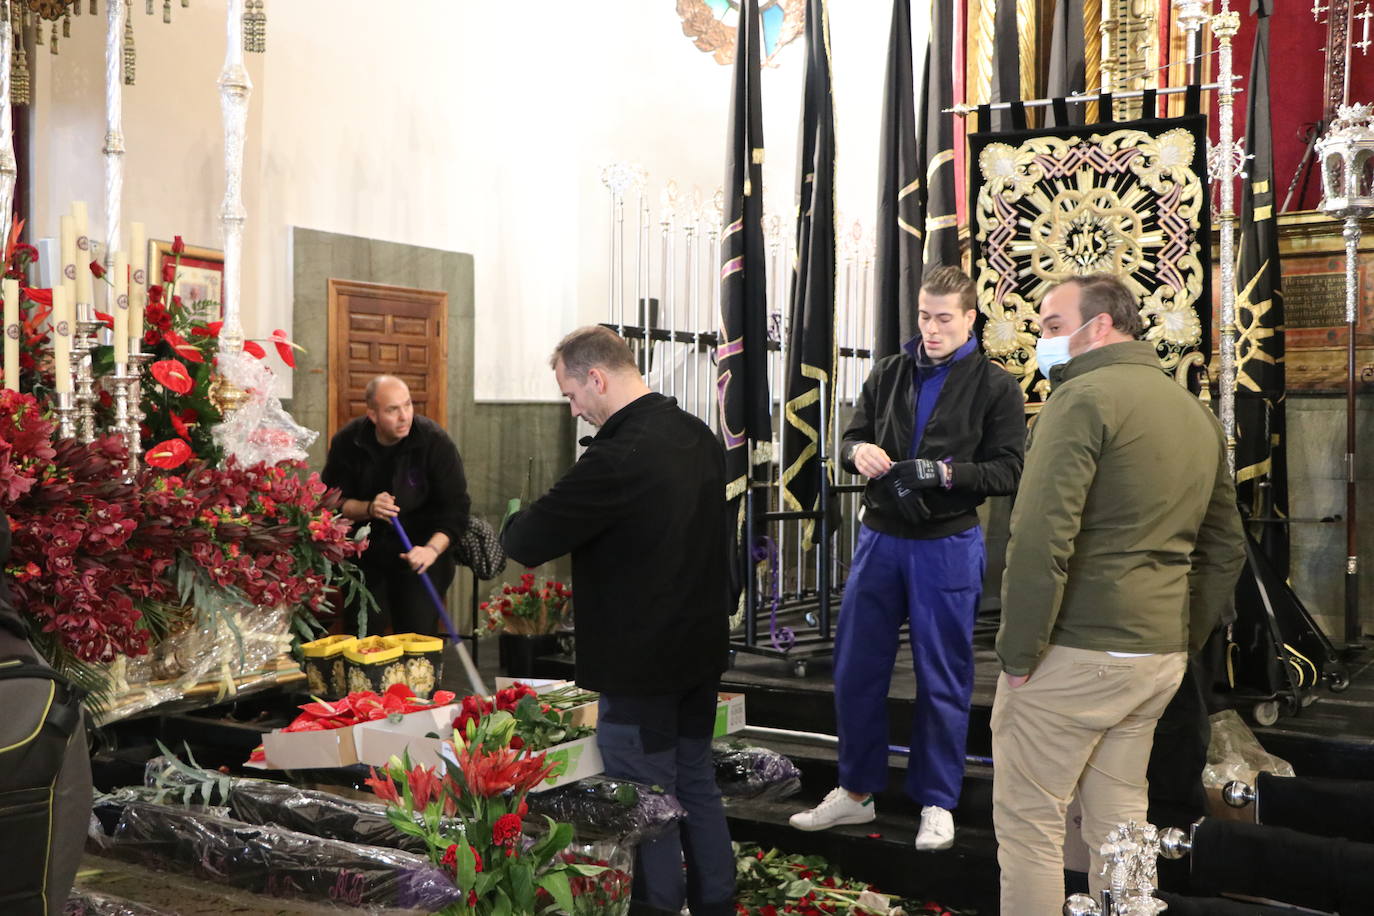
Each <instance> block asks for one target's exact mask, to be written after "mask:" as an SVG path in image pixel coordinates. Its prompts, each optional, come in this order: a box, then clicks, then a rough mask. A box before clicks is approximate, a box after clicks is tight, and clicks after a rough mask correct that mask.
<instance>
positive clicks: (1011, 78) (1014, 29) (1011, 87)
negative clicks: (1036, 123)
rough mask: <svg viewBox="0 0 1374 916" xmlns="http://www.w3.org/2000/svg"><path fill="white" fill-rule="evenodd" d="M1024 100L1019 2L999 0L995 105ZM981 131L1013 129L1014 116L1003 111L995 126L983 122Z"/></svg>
mask: <svg viewBox="0 0 1374 916" xmlns="http://www.w3.org/2000/svg"><path fill="white" fill-rule="evenodd" d="M1020 98H1021V30H1020V27H1019V23H1018V22H1017V15H1016V0H998V3H997V7H996V10H995V12H994V20H993V54H992V97H991V98H990V99H989V101H992V102H1015V101H1017V100H1018V99H1020ZM978 127H979V129H981V130H987V129H991V130H1010V129H1011V128H1012V122H1011V113H1010V112H1008V111H999V112H996V113H995V114H994V115H993V116H992V124H991V125H990V126H987V125H984V124H983V123H982V121H981V120H980V121H979V124H978Z"/></svg>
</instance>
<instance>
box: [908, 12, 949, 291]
mask: <svg viewBox="0 0 1374 916" xmlns="http://www.w3.org/2000/svg"><path fill="white" fill-rule="evenodd" d="M953 39H954V0H934V2H933V3H931V5H930V41H929V43H928V44H927V45H926V66H925V81H924V83H923V84H922V87H923V91H922V93H921V133H920V135H919V137H918V138H917V145H918V146H919V147H920V157H921V162H922V164H923V165H924V166H925V237H924V238H923V239H922V248H921V267H922V272H923V273H924V271H926V270H933V269H935V268H936V267H942V266H946V265H954V266H956V267H957V266H958V265H959V213H958V203H957V198H958V193H959V192H958V188H957V185H956V183H955V173H954V115H953V114H952V113H950V112H949V109H950V108H953V107H954V57H953V54H954V40H953Z"/></svg>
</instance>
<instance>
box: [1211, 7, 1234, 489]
mask: <svg viewBox="0 0 1374 916" xmlns="http://www.w3.org/2000/svg"><path fill="white" fill-rule="evenodd" d="M1222 4H1223V9H1222V12H1220V13H1218V14H1217V15H1216V16H1214V17H1213V18H1212V32H1213V33H1214V34H1215V35H1216V36H1217V70H1218V72H1217V82H1218V83H1219V84H1220V86H1219V88H1218V89H1217V135H1218V136H1217V149H1216V156H1217V160H1218V165H1219V166H1220V167H1219V168H1218V170H1217V171H1218V176H1217V180H1218V181H1220V182H1221V213H1220V214H1219V217H1220V218H1219V219H1218V220H1217V225H1218V228H1219V229H1220V239H1219V245H1218V252H1219V256H1220V258H1221V316H1220V317H1221V354H1220V356H1221V372H1220V377H1219V378H1218V379H1217V387H1219V388H1220V389H1221V391H1220V403H1219V409H1218V411H1217V413H1218V415H1219V418H1220V420H1221V430H1222V432H1223V433H1224V434H1225V436H1226V466H1227V468H1229V469H1230V471H1231V476H1233V477H1234V476H1235V473H1236V332H1237V329H1236V181H1235V178H1236V142H1235V120H1234V114H1235V105H1234V102H1235V95H1236V84H1235V79H1234V72H1233V70H1232V63H1231V39H1232V38H1234V37H1235V36H1236V32H1238V31H1239V30H1240V14H1239V13H1237V12H1235V11H1234V10H1232V9H1230V6H1231V0H1222Z"/></svg>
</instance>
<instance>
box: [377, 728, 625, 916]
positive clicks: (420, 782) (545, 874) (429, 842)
mask: <svg viewBox="0 0 1374 916" xmlns="http://www.w3.org/2000/svg"><path fill="white" fill-rule="evenodd" d="M514 730H515V720H514V719H513V718H512V717H511V716H510V714H509V713H505V712H499V713H495V714H493V715H492V716H489V717H488V718H486V719H483V720H482V721H481V722H480V723H478V724H476V725H475V726H474V727H473V728H472V730H471V731H470V732H469V733H468V734H466V735H463V734H455V735H454V751H455V753H454V765H453V766H450V767H449V768H448V771H447V772H445V773H444V774H443V775H442V776H440V775H438V774H437V773H435V771H434V770H433V769H430V768H426V767H420V766H411V764H410V761H409V759H401V760H398V759H396V758H394V757H393V758H392V760H391V764H390V765H389V766H388V767H387V768H386V769H384V770H383V771H381V772H380V773H379V772H377V771H376V770H373V771H372V775H371V777H370V778H368V779H367V780H366V782H367V785H369V786H370V787H371V788H372V790H373V792H375V793H376V795H377V798H379V799H381V800H382V801H384V802H385V803H386V804H387V819H388V820H389V821H390V822H391V823H392V825H394V826H395V827H396V829H398V830H400V831H402V832H404V833H407V834H409V835H411V836H415V837H419V838H422V839H423V840H424V842H425V845H426V846H427V848H428V853H429V858H430V861H431V862H433V863H435V864H436V865H440V866H442V867H445V868H447V869H448V871H449V874H451V875H453V880H454V883H455V884H457V885H458V887H459V889H461V890H463V891H466V892H467V893H466V899H465V901H464V902H463V903H460V904H455V905H453V906H450V907H448V908H446V909H444V910H443V911H442V916H459V914H461V916H490V914H493V913H521V914H530V916H539V914H545V913H555V912H564V913H569V912H581V911H580V910H575V909H574V907H575V906H576V904H575V899H574V896H573V894H574V892H573V882H574V881H576V880H577V879H579V878H595V877H598V876H600V875H601V874H602V873H603V872H604V871H605V869H604V868H603V867H602V866H600V865H594V864H590V863H586V862H578V861H571V860H569V859H568V858H567V857H565V856H563V855H561V853H562V852H563V851H564V850H565V849H566V848H567V846H568V844H569V842H571V840H572V832H573V830H572V825H570V824H560V823H556V822H555V821H554V820H552V819H551V818H545V819H544V820H545V821H546V822H547V826H546V829H545V830H544V831H542V835H539V836H528V835H527V834H526V829H525V824H524V823H523V819H524V816H525V815H526V814H527V813H528V811H529V806H528V805H527V804H526V802H525V796H526V794H527V793H528V792H529V791H530V789H532V788H533V787H535V786H537V785H539V783H540V782H541V781H542V780H544V779H545V778H546V777H547V776H548V775H549V773H550V772H551V771H552V770H553V764H551V763H549V762H548V761H547V760H546V759H545V756H544V754H537V755H533V756H531V755H529V754H525V753H522V752H521V751H518V750H516V749H514V748H512V747H511V745H510V739H511V737H512V736H513V734H514Z"/></svg>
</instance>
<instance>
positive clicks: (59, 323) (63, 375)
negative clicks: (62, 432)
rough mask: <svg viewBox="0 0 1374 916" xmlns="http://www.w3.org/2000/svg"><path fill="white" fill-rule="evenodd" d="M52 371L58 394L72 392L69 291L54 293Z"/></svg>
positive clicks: (54, 289) (61, 290)
mask: <svg viewBox="0 0 1374 916" xmlns="http://www.w3.org/2000/svg"><path fill="white" fill-rule="evenodd" d="M52 369H53V375H54V376H56V381H55V382H54V384H55V385H56V387H57V393H58V394H70V393H71V390H72V310H71V305H70V304H69V303H68V302H67V291H66V290H64V289H59V288H58V287H53V291H52Z"/></svg>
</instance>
